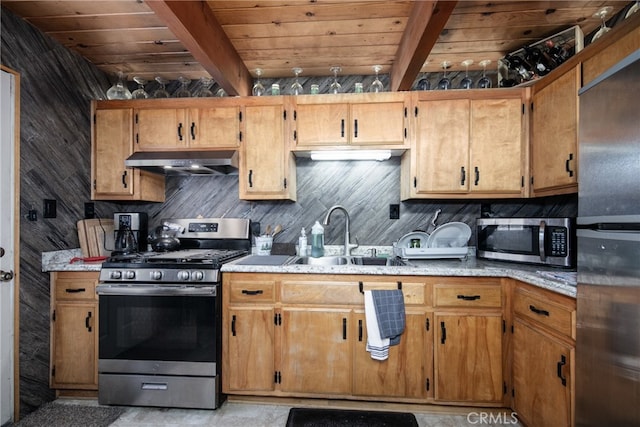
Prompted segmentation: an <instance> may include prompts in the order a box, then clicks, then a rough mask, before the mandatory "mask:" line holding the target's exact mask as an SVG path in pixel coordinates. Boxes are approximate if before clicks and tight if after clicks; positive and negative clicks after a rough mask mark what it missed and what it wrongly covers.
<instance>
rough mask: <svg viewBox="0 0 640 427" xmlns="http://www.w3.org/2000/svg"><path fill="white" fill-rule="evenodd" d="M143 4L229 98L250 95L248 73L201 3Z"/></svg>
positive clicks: (163, 2) (224, 35)
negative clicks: (164, 24) (165, 25)
mask: <svg viewBox="0 0 640 427" xmlns="http://www.w3.org/2000/svg"><path fill="white" fill-rule="evenodd" d="M146 4H147V5H148V6H149V8H151V9H152V10H153V11H154V12H155V13H156V15H157V16H158V17H159V18H160V19H161V20H162V21H163V22H165V23H166V24H167V27H169V29H170V30H171V31H172V32H173V33H174V34H175V35H176V37H177V38H178V39H179V40H180V41H181V42H182V44H183V45H184V46H185V47H186V48H187V49H188V50H189V52H191V54H192V55H193V57H194V58H195V59H196V60H197V61H198V62H199V63H200V64H201V65H202V67H203V68H204V69H205V70H206V71H207V72H208V73H209V74H210V75H211V77H213V79H214V80H215V81H216V82H217V83H218V84H219V85H220V86H221V87H222V88H223V89H224V90H225V91H226V92H227V93H228V94H229V95H240V96H247V95H250V94H251V86H252V77H251V74H250V73H249V70H248V69H247V67H246V66H245V65H244V62H243V61H242V59H241V58H240V55H239V54H238V52H237V51H236V50H235V48H234V47H233V45H232V44H231V41H230V40H229V38H228V37H227V35H226V34H225V32H224V30H223V29H222V26H220V24H219V23H218V20H217V19H216V17H215V16H214V15H213V12H212V11H211V9H210V8H209V6H208V5H207V3H206V2H205V1H148V2H146Z"/></svg>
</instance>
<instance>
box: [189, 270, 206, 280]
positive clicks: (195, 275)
mask: <svg viewBox="0 0 640 427" xmlns="http://www.w3.org/2000/svg"><path fill="white" fill-rule="evenodd" d="M191 280H196V281H202V280H204V273H203V272H202V271H194V272H192V273H191Z"/></svg>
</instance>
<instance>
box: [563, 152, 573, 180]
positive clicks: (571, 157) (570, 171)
mask: <svg viewBox="0 0 640 427" xmlns="http://www.w3.org/2000/svg"><path fill="white" fill-rule="evenodd" d="M571 160H573V153H569V158H568V159H567V160H566V162H565V164H564V168H565V170H566V171H567V173H568V174H569V176H573V171H572V170H571V166H570V165H569V163H570V162H571Z"/></svg>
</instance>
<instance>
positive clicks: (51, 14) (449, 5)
mask: <svg viewBox="0 0 640 427" xmlns="http://www.w3.org/2000/svg"><path fill="white" fill-rule="evenodd" d="M629 3H631V2H629V1H615V0H614V1H612V0H609V1H501V0H494V1H491V2H489V1H459V2H454V1H435V0H434V1H428V0H417V1H414V0H411V1H410V0H395V1H388V0H360V1H343V0H288V1H287V0H235V1H234V0H232V1H225V0H208V1H204V0H198V1H160V0H153V1H147V2H142V1H141V0H124V1H123V0H120V1H9V0H6V1H5V0H2V3H1V4H2V6H3V7H6V8H7V9H9V10H11V11H12V12H13V13H15V14H16V15H18V16H21V17H22V18H24V19H26V20H27V21H28V22H30V23H31V24H32V25H34V26H35V27H37V28H39V29H40V30H41V31H43V32H45V33H46V34H48V35H50V36H51V37H53V38H55V39H57V40H58V41H59V42H60V43H62V44H63V45H65V46H67V47H69V48H70V49H72V50H75V51H77V52H79V53H80V54H81V55H83V56H84V57H86V58H87V59H88V60H89V61H91V62H93V63H94V64H95V65H96V66H98V67H99V68H101V69H102V70H104V71H105V72H107V73H110V74H115V73H117V71H119V70H122V71H123V72H125V73H126V74H127V75H128V76H129V78H130V79H131V78H132V77H133V76H136V75H137V76H141V77H144V78H147V79H152V78H153V77H155V76H162V77H165V78H168V79H172V80H173V79H176V78H177V77H178V76H181V75H182V76H186V77H189V78H191V79H197V78H199V77H203V76H211V77H213V78H214V79H215V80H216V81H217V82H218V83H219V84H220V85H221V86H222V87H223V88H225V90H227V92H228V93H230V94H241V95H242V94H248V93H249V88H250V87H251V80H252V79H253V77H252V75H253V76H255V69H256V68H261V69H262V70H263V76H265V77H273V78H275V77H291V76H292V75H293V74H292V71H291V70H292V68H293V67H300V68H302V69H303V72H302V75H304V76H328V75H330V74H331V73H330V72H329V68H330V67H331V66H334V65H337V66H340V67H341V68H342V71H341V74H343V75H370V74H373V70H372V66H373V65H376V64H379V65H382V71H381V73H389V74H390V76H391V79H390V80H391V84H390V86H391V88H392V89H394V90H398V89H399V90H404V89H408V88H410V87H411V85H412V84H413V82H414V79H415V77H416V76H417V74H418V73H419V72H420V71H438V70H441V65H440V64H441V63H442V62H443V61H445V60H446V61H449V62H451V64H452V66H451V70H461V69H463V67H462V65H461V62H462V61H463V60H465V59H472V60H473V61H474V63H473V65H471V66H470V67H469V69H470V70H476V69H479V62H480V61H481V60H483V59H489V60H491V61H492V64H493V66H495V64H496V63H497V60H498V59H499V58H502V57H504V56H505V54H506V53H509V52H512V51H514V50H517V49H519V48H521V47H523V46H525V45H527V44H530V43H533V42H535V41H537V40H540V39H542V38H544V37H547V36H550V35H552V34H555V33H557V32H559V31H562V30H564V29H567V28H569V27H572V26H574V25H579V26H580V27H581V29H582V31H583V32H584V34H588V33H590V32H591V31H593V30H594V29H596V28H597V27H598V26H599V25H600V20H599V19H598V18H594V17H593V15H594V13H596V12H597V11H598V10H599V9H601V8H602V7H603V6H611V7H612V10H611V14H610V15H609V17H610V16H612V15H613V14H615V13H617V12H619V11H620V10H622V9H623V8H624V7H626V6H627V5H628V4H629Z"/></svg>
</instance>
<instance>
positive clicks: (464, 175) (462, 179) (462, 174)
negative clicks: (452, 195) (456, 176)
mask: <svg viewBox="0 0 640 427" xmlns="http://www.w3.org/2000/svg"><path fill="white" fill-rule="evenodd" d="M466 180H467V173H466V172H465V170H464V166H462V167H460V185H464V182H465V181H466Z"/></svg>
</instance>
